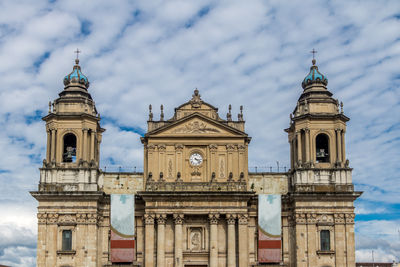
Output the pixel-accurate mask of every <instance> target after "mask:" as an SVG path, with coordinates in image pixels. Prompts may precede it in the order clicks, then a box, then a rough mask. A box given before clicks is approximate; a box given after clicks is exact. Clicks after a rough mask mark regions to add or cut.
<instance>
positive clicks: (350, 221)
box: [345, 213, 356, 224]
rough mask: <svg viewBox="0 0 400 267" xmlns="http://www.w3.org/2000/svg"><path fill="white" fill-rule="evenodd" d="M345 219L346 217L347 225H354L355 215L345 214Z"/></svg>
mask: <svg viewBox="0 0 400 267" xmlns="http://www.w3.org/2000/svg"><path fill="white" fill-rule="evenodd" d="M345 217H346V223H347V224H354V218H355V217H356V215H355V214H354V213H346V214H345Z"/></svg>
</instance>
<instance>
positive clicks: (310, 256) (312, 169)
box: [285, 50, 361, 266]
mask: <svg viewBox="0 0 400 267" xmlns="http://www.w3.org/2000/svg"><path fill="white" fill-rule="evenodd" d="M313 52H315V51H314V50H313ZM327 85H328V79H327V78H326V76H325V75H323V74H322V73H321V72H320V71H319V70H318V67H317V65H316V60H315V59H313V60H312V66H311V68H310V72H309V73H308V74H307V76H306V77H305V78H304V80H303V82H302V87H303V92H302V94H301V95H300V98H299V100H298V101H297V105H296V107H295V108H294V111H293V113H292V114H290V126H289V128H288V129H286V130H285V131H286V132H287V133H288V137H289V144H290V162H291V170H290V172H289V174H288V176H289V177H288V178H289V191H290V193H289V202H290V203H291V204H290V206H291V210H292V211H291V212H292V214H291V216H290V220H289V229H290V230H289V231H290V233H291V234H290V235H291V240H290V243H291V248H292V251H293V252H294V253H292V254H291V259H290V262H291V263H293V265H290V266H325V265H326V266H354V265H355V245H354V216H355V214H354V204H353V203H354V200H356V199H357V197H359V196H360V195H361V192H355V191H354V186H353V183H352V169H351V168H350V167H349V161H348V160H347V158H346V150H345V133H346V123H347V122H348V121H349V118H348V117H347V116H346V115H344V113H343V104H342V103H340V104H339V101H338V100H337V99H334V98H333V97H332V95H333V94H332V93H331V92H330V91H329V90H328V89H327Z"/></svg>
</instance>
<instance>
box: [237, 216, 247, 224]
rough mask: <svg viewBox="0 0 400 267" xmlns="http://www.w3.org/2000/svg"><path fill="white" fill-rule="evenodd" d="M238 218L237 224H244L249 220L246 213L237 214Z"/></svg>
mask: <svg viewBox="0 0 400 267" xmlns="http://www.w3.org/2000/svg"><path fill="white" fill-rule="evenodd" d="M238 218H239V220H238V222H239V224H242V225H245V224H248V222H249V215H247V214H239V215H238Z"/></svg>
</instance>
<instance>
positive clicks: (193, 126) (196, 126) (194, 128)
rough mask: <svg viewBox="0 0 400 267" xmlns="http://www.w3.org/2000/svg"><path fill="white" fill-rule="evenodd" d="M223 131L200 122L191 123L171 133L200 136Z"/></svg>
mask: <svg viewBox="0 0 400 267" xmlns="http://www.w3.org/2000/svg"><path fill="white" fill-rule="evenodd" d="M220 132H221V131H220V130H219V129H217V128H215V127H212V126H211V125H209V124H207V123H205V122H202V121H200V120H194V121H190V122H188V123H185V124H184V125H183V126H181V127H177V128H175V129H173V130H172V131H171V133H184V134H193V133H195V134H198V133H220Z"/></svg>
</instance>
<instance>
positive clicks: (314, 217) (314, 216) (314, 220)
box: [307, 213, 317, 224]
mask: <svg viewBox="0 0 400 267" xmlns="http://www.w3.org/2000/svg"><path fill="white" fill-rule="evenodd" d="M307 223H309V224H314V223H317V214H315V213H308V214H307Z"/></svg>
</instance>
